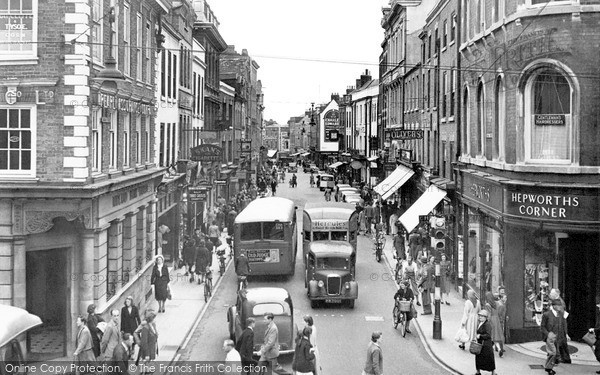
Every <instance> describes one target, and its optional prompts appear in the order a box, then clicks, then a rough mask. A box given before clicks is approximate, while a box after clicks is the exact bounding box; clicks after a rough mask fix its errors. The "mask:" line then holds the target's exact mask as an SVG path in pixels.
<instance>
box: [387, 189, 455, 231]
mask: <svg viewBox="0 0 600 375" xmlns="http://www.w3.org/2000/svg"><path fill="white" fill-rule="evenodd" d="M445 196H446V192H445V191H444V190H442V189H439V188H437V187H436V186H435V185H429V187H428V188H427V190H426V191H425V193H423V195H421V196H420V197H419V199H417V201H416V202H415V203H413V205H412V206H410V208H409V209H408V210H406V212H405V213H404V214H403V215H402V216H400V219H398V220H399V221H400V222H401V223H402V225H404V228H406V230H407V231H408V232H409V233H410V232H412V230H413V229H415V227H416V226H417V225H419V216H421V215H428V214H429V213H430V212H431V210H433V208H434V207H435V206H437V205H438V203H440V201H441V200H442V199H444V197H445Z"/></svg>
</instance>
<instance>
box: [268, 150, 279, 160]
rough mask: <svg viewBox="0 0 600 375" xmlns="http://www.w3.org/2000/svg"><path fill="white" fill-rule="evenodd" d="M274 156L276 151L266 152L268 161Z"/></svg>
mask: <svg viewBox="0 0 600 375" xmlns="http://www.w3.org/2000/svg"><path fill="white" fill-rule="evenodd" d="M276 154H277V150H269V151H267V157H268V158H269V159H272V158H274V157H275V155H276Z"/></svg>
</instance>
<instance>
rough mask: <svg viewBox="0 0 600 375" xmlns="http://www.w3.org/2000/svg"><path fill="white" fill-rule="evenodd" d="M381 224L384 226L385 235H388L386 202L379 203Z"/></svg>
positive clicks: (388, 225) (388, 219) (388, 213)
mask: <svg viewBox="0 0 600 375" xmlns="http://www.w3.org/2000/svg"><path fill="white" fill-rule="evenodd" d="M381 222H382V223H383V224H384V226H385V234H387V235H389V234H390V208H389V206H388V201H386V200H383V201H381Z"/></svg>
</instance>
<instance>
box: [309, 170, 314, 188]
mask: <svg viewBox="0 0 600 375" xmlns="http://www.w3.org/2000/svg"><path fill="white" fill-rule="evenodd" d="M313 186H315V174H314V173H313V172H310V187H313Z"/></svg>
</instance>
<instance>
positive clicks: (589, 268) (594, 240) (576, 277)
mask: <svg viewBox="0 0 600 375" xmlns="http://www.w3.org/2000/svg"><path fill="white" fill-rule="evenodd" d="M598 240H599V238H598V235H595V236H594V235H588V234H572V233H570V234H569V237H568V238H561V239H560V240H559V241H560V242H559V250H560V255H561V258H562V263H563V264H564V267H562V269H563V270H564V272H563V273H562V277H561V281H562V285H561V286H560V289H561V292H562V294H563V298H564V300H565V303H566V305H567V309H566V310H567V311H568V312H569V317H568V318H567V325H568V328H569V332H568V333H569V336H571V337H573V338H580V337H582V336H583V335H585V333H586V332H587V330H588V329H589V328H590V327H595V326H596V273H597V271H596V270H597V269H598V260H599V257H598Z"/></svg>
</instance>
